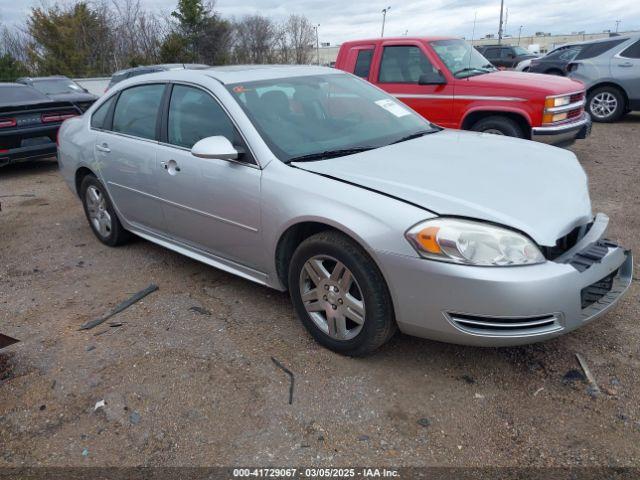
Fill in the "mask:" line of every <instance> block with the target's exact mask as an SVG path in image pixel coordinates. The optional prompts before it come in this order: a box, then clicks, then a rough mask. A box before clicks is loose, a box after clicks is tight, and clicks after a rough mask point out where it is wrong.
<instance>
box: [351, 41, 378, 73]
mask: <svg viewBox="0 0 640 480" xmlns="http://www.w3.org/2000/svg"><path fill="white" fill-rule="evenodd" d="M372 58H373V48H369V49H367V50H359V51H358V58H357V59H356V67H355V69H354V71H353V73H354V74H355V75H357V76H359V77H362V78H369V71H370V70H371V59H372Z"/></svg>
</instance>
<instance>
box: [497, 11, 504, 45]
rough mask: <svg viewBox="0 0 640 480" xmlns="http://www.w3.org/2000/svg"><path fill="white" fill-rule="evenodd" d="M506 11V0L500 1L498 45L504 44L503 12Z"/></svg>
mask: <svg viewBox="0 0 640 480" xmlns="http://www.w3.org/2000/svg"><path fill="white" fill-rule="evenodd" d="M503 11H504V0H500V25H499V26H498V45H500V44H501V43H502V12H503Z"/></svg>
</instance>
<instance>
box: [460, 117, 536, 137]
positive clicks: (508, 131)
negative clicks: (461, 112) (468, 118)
mask: <svg viewBox="0 0 640 480" xmlns="http://www.w3.org/2000/svg"><path fill="white" fill-rule="evenodd" d="M471 130H472V131H474V132H483V133H492V134H494V135H506V136H507V137H516V138H524V134H523V132H522V128H521V127H520V125H518V123H517V122H516V121H515V120H512V119H511V118H507V117H503V116H500V115H492V116H490V117H485V118H483V119H482V120H478V121H477V122H476V123H474V124H473V126H472V127H471Z"/></svg>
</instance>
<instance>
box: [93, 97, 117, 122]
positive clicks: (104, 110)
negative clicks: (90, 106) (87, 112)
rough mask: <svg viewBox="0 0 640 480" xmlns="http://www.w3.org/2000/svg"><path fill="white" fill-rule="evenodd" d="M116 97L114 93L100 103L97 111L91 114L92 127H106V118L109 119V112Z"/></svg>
mask: <svg viewBox="0 0 640 480" xmlns="http://www.w3.org/2000/svg"><path fill="white" fill-rule="evenodd" d="M115 98H116V95H113V96H112V97H111V98H110V99H108V100H107V101H106V102H104V103H103V104H102V105H100V106H99V107H98V109H97V110H96V111H95V112H93V115H92V116H91V127H93V128H100V129H104V128H106V125H105V120H106V119H107V114H108V113H109V109H110V108H111V105H112V104H113V102H114V100H115Z"/></svg>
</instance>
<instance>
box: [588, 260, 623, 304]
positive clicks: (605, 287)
mask: <svg viewBox="0 0 640 480" xmlns="http://www.w3.org/2000/svg"><path fill="white" fill-rule="evenodd" d="M617 274H618V271H617V270H616V271H615V272H613V273H611V274H610V275H607V276H606V277H604V278H603V279H601V280H598V281H597V282H595V283H592V284H591V285H589V286H588V287H584V288H583V289H582V291H581V292H580V300H581V301H582V309H583V310H584V309H585V308H587V307H589V306H590V305H593V304H594V303H596V302H597V301H598V300H600V299H601V298H602V297H604V296H605V295H606V294H607V293H609V292H610V291H611V288H613V279H614V278H616V275H617Z"/></svg>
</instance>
